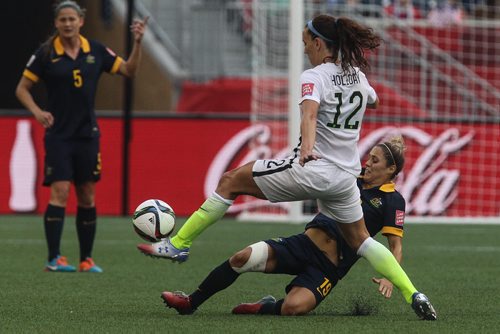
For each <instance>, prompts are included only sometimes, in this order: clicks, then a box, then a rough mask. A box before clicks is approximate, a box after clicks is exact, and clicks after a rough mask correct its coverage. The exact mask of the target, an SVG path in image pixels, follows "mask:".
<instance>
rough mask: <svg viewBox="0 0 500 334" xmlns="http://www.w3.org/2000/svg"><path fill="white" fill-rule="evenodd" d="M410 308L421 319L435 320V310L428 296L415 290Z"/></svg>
mask: <svg viewBox="0 0 500 334" xmlns="http://www.w3.org/2000/svg"><path fill="white" fill-rule="evenodd" d="M412 300H413V301H412V303H411V308H412V309H413V310H414V311H415V313H416V314H417V315H418V317H419V318H420V319H422V320H437V314H436V310H434V307H432V304H431V302H430V301H429V298H427V296H426V295H424V294H423V293H420V292H415V293H414V294H413V296H412Z"/></svg>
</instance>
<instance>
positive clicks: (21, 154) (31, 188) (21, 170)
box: [9, 120, 37, 212]
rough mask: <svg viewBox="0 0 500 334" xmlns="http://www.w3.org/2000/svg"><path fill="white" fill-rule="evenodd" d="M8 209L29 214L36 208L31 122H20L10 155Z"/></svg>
mask: <svg viewBox="0 0 500 334" xmlns="http://www.w3.org/2000/svg"><path fill="white" fill-rule="evenodd" d="M9 167H10V185H11V189H10V199H9V207H10V209H11V210H12V211H15V212H30V211H33V210H35V208H36V197H35V184H36V169H37V166H36V155H35V147H34V145H33V138H32V136H31V122H30V121H28V120H20V121H18V122H17V126H16V138H15V140H14V145H13V147H12V151H11V155H10V166H9Z"/></svg>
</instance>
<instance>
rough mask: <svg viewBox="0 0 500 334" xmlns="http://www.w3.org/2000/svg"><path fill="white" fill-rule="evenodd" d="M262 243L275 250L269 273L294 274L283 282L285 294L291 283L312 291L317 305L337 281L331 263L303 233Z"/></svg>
mask: <svg viewBox="0 0 500 334" xmlns="http://www.w3.org/2000/svg"><path fill="white" fill-rule="evenodd" d="M265 242H266V243H267V244H268V245H269V246H271V247H272V248H273V249H274V251H275V252H276V259H277V263H276V269H275V270H274V271H273V273H274V274H289V275H297V277H295V278H294V279H293V280H292V281H291V282H290V284H288V285H287V287H286V292H287V293H288V292H289V291H290V290H291V289H292V287H294V286H299V287H304V288H306V289H308V290H310V291H311V292H312V293H313V294H314V296H315V297H316V305H318V304H319V303H321V301H323V299H325V297H326V296H327V295H328V293H330V291H331V289H332V288H333V287H334V286H335V285H336V284H337V282H338V275H337V270H336V267H335V265H334V264H333V263H332V262H331V261H330V260H328V258H327V257H326V256H325V255H324V254H323V253H322V252H321V250H319V248H318V247H316V245H315V244H314V243H313V242H312V241H311V239H309V237H308V236H306V235H305V234H297V235H294V236H291V237H288V238H276V239H270V240H265Z"/></svg>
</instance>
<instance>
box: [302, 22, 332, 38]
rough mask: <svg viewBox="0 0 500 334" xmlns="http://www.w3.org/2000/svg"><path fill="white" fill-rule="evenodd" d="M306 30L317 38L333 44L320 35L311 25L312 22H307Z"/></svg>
mask: <svg viewBox="0 0 500 334" xmlns="http://www.w3.org/2000/svg"><path fill="white" fill-rule="evenodd" d="M307 28H308V29H309V30H310V31H312V33H313V34H315V35H316V36H318V37H319V38H321V39H323V40H325V41H327V42H332V43H333V40H331V39H329V38H326V37H325V36H323V35H322V34H320V33H319V32H318V31H317V30H316V29H315V28H314V26H313V23H312V20H309V22H307Z"/></svg>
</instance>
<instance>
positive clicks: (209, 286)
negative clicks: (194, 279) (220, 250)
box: [189, 260, 240, 309]
mask: <svg viewBox="0 0 500 334" xmlns="http://www.w3.org/2000/svg"><path fill="white" fill-rule="evenodd" d="M238 276H240V274H238V273H237V272H236V271H234V270H233V268H231V265H230V264H229V260H227V261H225V262H224V263H222V264H221V265H220V266H218V267H217V268H215V269H214V270H212V272H210V274H208V276H207V277H206V278H205V280H204V281H203V282H202V283H201V284H200V286H199V287H198V289H197V290H196V291H195V292H193V293H192V294H191V295H190V296H189V297H190V298H191V306H192V308H193V309H197V308H198V306H200V305H201V304H202V303H203V302H205V301H206V300H207V299H208V298H210V297H212V296H213V295H215V294H216V293H217V292H219V291H221V290H224V289H225V288H227V287H228V286H230V285H231V284H233V283H234V281H236V279H237V278H238Z"/></svg>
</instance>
